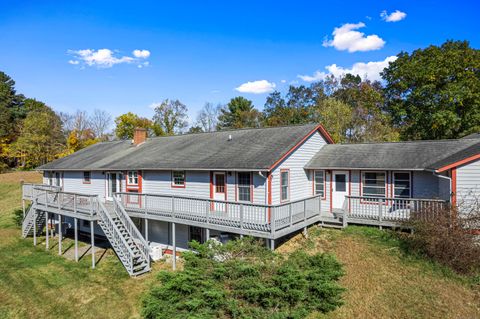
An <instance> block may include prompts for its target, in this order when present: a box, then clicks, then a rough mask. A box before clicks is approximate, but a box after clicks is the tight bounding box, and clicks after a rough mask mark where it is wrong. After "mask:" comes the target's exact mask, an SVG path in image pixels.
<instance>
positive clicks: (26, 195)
mask: <svg viewBox="0 0 480 319" xmlns="http://www.w3.org/2000/svg"><path fill="white" fill-rule="evenodd" d="M61 189H62V188H61V187H59V186H53V185H46V184H31V183H23V184H22V198H23V199H28V200H33V199H34V198H35V197H37V193H41V192H42V191H45V190H50V191H57V192H58V191H61Z"/></svg>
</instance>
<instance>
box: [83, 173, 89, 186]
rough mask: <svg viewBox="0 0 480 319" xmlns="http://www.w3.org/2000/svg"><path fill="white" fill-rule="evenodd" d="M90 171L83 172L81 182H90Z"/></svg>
mask: <svg viewBox="0 0 480 319" xmlns="http://www.w3.org/2000/svg"><path fill="white" fill-rule="evenodd" d="M90 182H91V180H90V172H83V183H84V184H90Z"/></svg>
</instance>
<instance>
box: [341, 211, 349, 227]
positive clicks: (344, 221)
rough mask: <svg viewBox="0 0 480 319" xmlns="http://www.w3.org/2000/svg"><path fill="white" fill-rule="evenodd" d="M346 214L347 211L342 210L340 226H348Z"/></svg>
mask: <svg viewBox="0 0 480 319" xmlns="http://www.w3.org/2000/svg"><path fill="white" fill-rule="evenodd" d="M347 216H348V214H347V212H345V211H344V212H343V218H342V227H343V228H347V226H348V221H347Z"/></svg>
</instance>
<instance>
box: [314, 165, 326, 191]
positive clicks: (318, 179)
mask: <svg viewBox="0 0 480 319" xmlns="http://www.w3.org/2000/svg"><path fill="white" fill-rule="evenodd" d="M324 174H325V172H324V171H315V195H321V196H325V194H324V187H325V184H324V181H325V175H324Z"/></svg>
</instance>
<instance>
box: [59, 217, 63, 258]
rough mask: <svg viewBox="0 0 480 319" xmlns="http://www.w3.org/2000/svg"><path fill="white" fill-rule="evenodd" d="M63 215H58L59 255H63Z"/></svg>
mask: <svg viewBox="0 0 480 319" xmlns="http://www.w3.org/2000/svg"><path fill="white" fill-rule="evenodd" d="M62 237H63V234H62V215H60V214H58V254H59V255H61V254H62Z"/></svg>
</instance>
